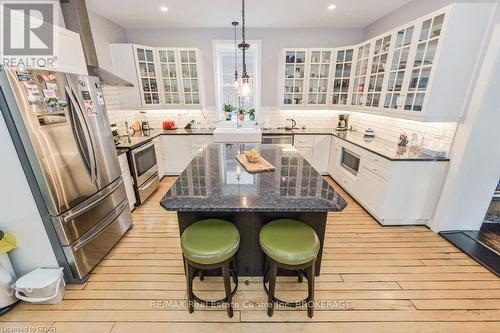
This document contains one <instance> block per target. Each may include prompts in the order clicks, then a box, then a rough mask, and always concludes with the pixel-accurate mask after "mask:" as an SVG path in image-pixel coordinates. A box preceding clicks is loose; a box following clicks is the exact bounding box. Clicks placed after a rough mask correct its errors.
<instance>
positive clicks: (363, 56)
mask: <svg viewBox="0 0 500 333" xmlns="http://www.w3.org/2000/svg"><path fill="white" fill-rule="evenodd" d="M370 48H371V44H370V43H363V44H361V45H360V46H359V47H358V51H357V56H356V67H355V68H356V69H355V71H354V78H353V85H352V95H351V105H363V103H364V99H365V96H366V94H365V92H366V82H367V72H368V61H369V60H370Z"/></svg>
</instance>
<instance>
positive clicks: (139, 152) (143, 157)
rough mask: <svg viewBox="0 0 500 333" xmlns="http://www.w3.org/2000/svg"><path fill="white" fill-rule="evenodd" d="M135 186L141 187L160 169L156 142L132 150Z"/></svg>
mask: <svg viewBox="0 0 500 333" xmlns="http://www.w3.org/2000/svg"><path fill="white" fill-rule="evenodd" d="M131 155H132V156H131V157H132V163H133V167H134V180H135V186H136V187H140V186H141V185H142V184H144V182H146V180H148V179H149V178H151V176H152V175H153V174H154V173H155V172H157V171H158V167H157V165H156V154H155V145H154V142H150V143H147V144H145V145H142V146H140V147H138V148H135V149H133V150H132V152H131Z"/></svg>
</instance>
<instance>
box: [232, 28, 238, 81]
mask: <svg viewBox="0 0 500 333" xmlns="http://www.w3.org/2000/svg"><path fill="white" fill-rule="evenodd" d="M231 24H232V25H233V27H234V87H235V88H236V89H237V88H238V57H237V55H236V53H237V50H238V42H236V29H237V27H238V24H239V22H236V21H234V22H231Z"/></svg>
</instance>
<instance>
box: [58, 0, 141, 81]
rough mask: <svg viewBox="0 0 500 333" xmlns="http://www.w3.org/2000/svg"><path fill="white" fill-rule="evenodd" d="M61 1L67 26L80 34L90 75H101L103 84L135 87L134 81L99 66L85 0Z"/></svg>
mask: <svg viewBox="0 0 500 333" xmlns="http://www.w3.org/2000/svg"><path fill="white" fill-rule="evenodd" d="M60 3H61V10H62V13H63V17H64V22H65V24H66V28H67V29H69V30H71V31H74V32H77V33H79V34H80V39H81V40H82V46H83V53H84V55H85V61H86V62H87V70H88V72H89V75H93V76H97V77H99V78H100V79H101V84H102V85H108V86H121V87H133V86H134V85H133V84H132V83H130V82H128V81H126V80H124V79H122V78H121V77H119V76H117V75H115V74H113V73H111V72H110V71H107V70H105V69H104V68H101V67H99V61H98V60H97V53H96V51H95V45H94V39H93V38H92V29H91V28H90V21H89V16H88V13H87V6H86V5H85V0H60Z"/></svg>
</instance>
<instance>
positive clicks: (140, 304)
mask: <svg viewBox="0 0 500 333" xmlns="http://www.w3.org/2000/svg"><path fill="white" fill-rule="evenodd" d="M174 180H175V178H165V179H164V180H163V181H162V182H161V186H160V188H159V190H158V191H157V192H156V193H155V194H154V195H153V196H152V197H151V198H150V199H149V200H148V202H147V203H146V204H144V205H142V206H141V207H139V208H137V209H136V210H135V211H134V213H133V218H134V223H135V226H134V228H133V229H132V230H131V231H129V232H128V233H127V234H126V235H125V237H124V238H123V240H122V241H120V243H119V244H118V245H117V246H116V247H115V248H114V249H113V250H112V251H111V252H110V253H109V254H108V255H107V257H106V258H105V259H104V260H103V261H102V262H101V263H100V264H99V265H98V266H97V267H96V268H95V269H94V270H93V272H92V274H91V276H90V279H89V281H88V282H87V283H85V284H83V285H69V286H67V290H66V295H65V299H64V301H63V302H62V303H61V304H58V305H31V304H26V303H24V304H20V305H19V306H18V307H17V308H16V309H14V310H13V311H11V312H10V313H8V314H6V315H5V316H3V317H0V321H2V322H0V328H5V327H7V326H8V327H15V328H19V327H36V326H40V327H45V328H48V327H52V328H53V330H49V331H52V332H58V333H60V332H92V333H108V332H112V333H125V332H127V333H128V332H174V331H177V332H199V331H202V330H203V331H205V332H212V331H224V332H229V331H231V332H258V333H262V332H282V331H286V332H288V333H292V332H337V333H343V332H454V333H455V332H488V333H489V332H495V331H497V332H498V329H499V327H500V279H498V278H497V277H496V276H495V275H494V274H492V273H490V272H489V271H488V270H486V269H485V268H483V267H482V266H480V265H479V264H477V263H476V262H475V261H474V260H472V259H470V258H469V257H468V256H467V255H465V254H464V253H462V252H461V251H460V250H458V249H456V248H455V247H453V246H452V245H451V244H449V243H448V242H447V241H446V240H444V239H442V238H441V237H440V236H438V235H437V234H435V233H433V232H432V231H430V230H429V229H427V228H425V227H386V228H383V227H381V226H380V225H379V224H378V223H377V222H375V221H374V220H373V218H372V217H371V216H370V215H368V214H367V213H366V212H365V211H364V210H363V209H362V208H361V207H360V206H359V205H358V204H357V203H356V202H355V201H354V200H353V199H352V198H350V197H349V196H348V195H347V194H346V193H345V192H344V191H342V190H341V189H340V188H339V187H338V186H337V185H336V184H335V183H334V182H333V181H332V180H331V179H330V178H328V181H330V182H331V183H332V184H333V185H334V186H335V187H336V188H337V189H338V190H339V193H341V195H342V196H343V197H344V198H345V199H346V200H347V202H348V206H347V208H346V209H345V210H344V211H342V212H340V213H331V214H329V216H328V225H327V229H326V241H325V249H324V255H323V264H322V273H321V276H320V277H318V279H317V285H316V298H317V300H318V301H322V302H320V304H318V306H317V308H316V312H315V316H314V318H313V319H309V318H308V317H307V314H306V311H305V310H304V309H283V308H280V309H279V310H278V311H275V314H274V316H273V317H272V318H269V317H268V316H267V314H266V310H265V308H261V307H259V305H260V303H265V301H266V295H265V293H264V292H263V291H262V284H261V280H260V279H257V278H244V277H240V285H239V290H238V292H237V294H236V296H235V300H234V302H235V310H236V311H235V313H234V317H233V318H232V319H229V318H228V317H227V314H226V311H225V310H224V309H221V308H219V309H212V308H210V309H206V308H197V309H196V310H195V312H194V313H193V314H189V313H188V311H187V310H186V304H185V297H186V294H185V280H184V276H183V267H182V257H181V252H180V245H179V233H178V227H177V219H176V214H175V213H174V212H167V211H165V210H164V209H163V208H162V207H160V205H159V203H158V202H159V201H160V199H161V197H162V196H163V195H164V194H165V193H166V191H167V189H168V188H169V186H171V184H172V183H173V181H174ZM245 280H248V282H249V283H248V284H245V283H243V282H244V281H245ZM305 287H306V286H305V284H298V283H297V282H296V280H291V279H290V278H281V279H279V280H278V286H277V290H278V291H279V295H280V296H281V297H282V298H286V299H301V298H303V297H304V295H305ZM195 290H198V294H199V295H200V296H202V297H205V298H210V297H213V298H215V297H219V296H221V295H222V294H223V284H222V282H221V281H220V279H217V278H207V279H206V280H205V281H204V282H197V283H196V284H195ZM4 331H5V332H8V331H7V330H6V329H4V330H2V332H4ZM12 332H15V331H13V330H12Z"/></svg>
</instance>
